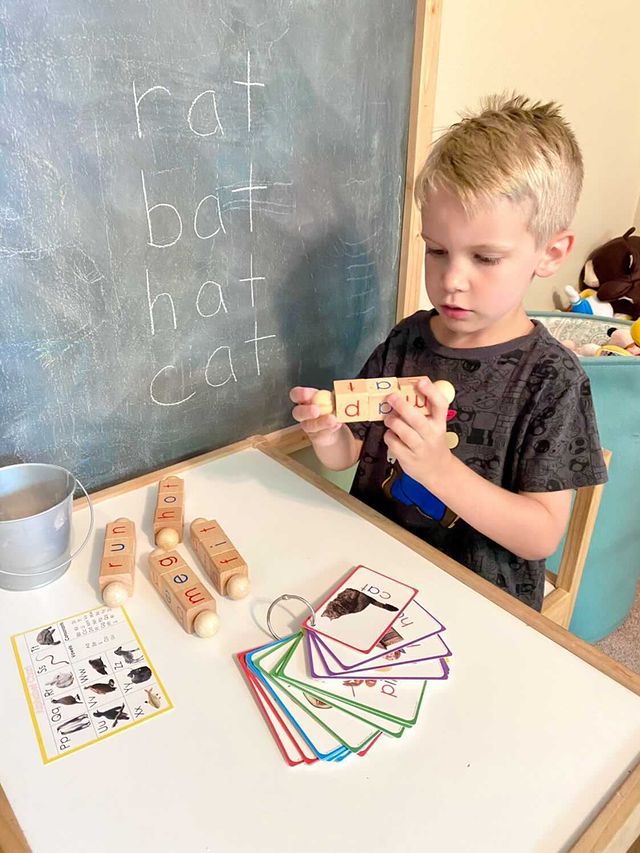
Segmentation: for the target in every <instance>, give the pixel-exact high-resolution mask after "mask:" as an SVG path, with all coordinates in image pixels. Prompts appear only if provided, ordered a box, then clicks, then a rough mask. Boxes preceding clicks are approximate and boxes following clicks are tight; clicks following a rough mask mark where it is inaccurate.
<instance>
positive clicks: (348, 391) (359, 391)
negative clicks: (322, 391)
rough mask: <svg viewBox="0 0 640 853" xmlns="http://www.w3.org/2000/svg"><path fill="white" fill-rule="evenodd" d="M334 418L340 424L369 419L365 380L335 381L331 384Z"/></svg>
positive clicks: (367, 390)
mask: <svg viewBox="0 0 640 853" xmlns="http://www.w3.org/2000/svg"><path fill="white" fill-rule="evenodd" d="M333 388H334V393H335V400H336V418H337V419H338V420H339V421H340V422H341V423H343V424H344V423H355V422H356V421H366V420H368V419H369V389H368V387H367V380H366V379H337V380H336V381H335V382H334V383H333Z"/></svg>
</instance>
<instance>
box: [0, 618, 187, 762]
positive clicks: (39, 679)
mask: <svg viewBox="0 0 640 853" xmlns="http://www.w3.org/2000/svg"><path fill="white" fill-rule="evenodd" d="M11 643H12V645H13V650H14V653H15V656H16V662H17V664H18V669H19V672H20V678H21V679H22V685H23V687H24V692H25V695H26V697H27V704H28V706H29V713H30V714H31V721H32V723H33V727H34V730H35V734H36V738H37V741H38V746H39V747H40V753H41V755H42V760H43V761H44V763H45V764H48V763H49V762H51V761H55V760H56V759H58V758H62V757H63V756H65V755H70V754H71V753H72V752H75V751H76V750H78V749H82V748H83V747H85V746H89V745H90V744H92V743H97V741H99V740H103V739H104V738H107V737H110V736H111V735H113V734H117V733H118V732H121V731H122V730H123V729H127V728H130V727H131V726H134V725H136V724H138V723H140V722H144V721H145V720H148V719H150V718H151V717H154V716H157V715H158V714H162V713H163V712H164V711H168V710H169V709H170V708H172V707H173V704H172V702H171V700H170V699H169V697H168V696H167V693H166V691H165V689H164V687H163V685H162V683H161V681H160V679H159V678H158V676H157V674H156V671H155V669H154V668H153V666H152V664H151V661H150V660H149V657H148V656H147V653H146V652H145V650H144V648H143V646H142V643H141V642H140V638H139V637H138V634H137V633H136V630H135V628H134V627H133V625H132V623H131V621H130V620H129V617H128V615H127V613H126V612H125V611H124V610H123V609H122V608H121V607H119V608H113V609H112V608H110V607H99V608H97V609H96V610H88V611H86V612H84V613H78V614H76V615H75V616H69V617H67V618H65V619H61V620H60V621H58V622H50V623H49V624H47V625H41V626H40V627H38V628H32V629H31V630H29V631H25V632H24V633H21V634H15V635H14V636H13V637H12V638H11Z"/></svg>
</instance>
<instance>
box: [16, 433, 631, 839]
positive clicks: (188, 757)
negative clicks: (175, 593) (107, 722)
mask: <svg viewBox="0 0 640 853" xmlns="http://www.w3.org/2000/svg"><path fill="white" fill-rule="evenodd" d="M180 476H182V477H183V478H184V480H185V489H186V507H185V519H186V521H187V522H190V521H191V520H192V519H193V518H195V517H197V516H205V517H207V518H216V519H217V520H218V521H219V522H220V523H221V524H222V525H223V527H224V528H225V530H226V531H227V533H228V535H229V536H230V537H231V539H232V540H233V541H234V543H235V544H236V546H237V547H238V549H239V551H240V552H241V553H242V555H243V556H244V557H245V559H246V560H247V563H248V565H249V571H250V577H251V583H252V589H251V592H250V594H249V596H248V597H247V598H246V599H243V600H242V601H229V600H226V599H220V598H217V601H218V613H219V615H220V619H221V628H220V631H219V633H218V634H217V636H216V637H214V638H212V639H209V640H202V639H198V638H196V637H193V636H189V635H187V634H185V633H184V632H183V631H182V629H181V628H180V627H179V625H178V624H177V622H176V621H175V619H174V618H173V616H172V615H171V613H170V612H169V610H168V608H167V607H166V605H165V604H164V603H163V602H162V600H161V599H160V597H159V596H158V594H157V593H156V591H155V590H154V589H153V587H152V586H151V584H150V582H149V580H148V573H147V568H146V556H147V554H148V552H149V551H150V550H151V548H152V547H153V546H152V543H151V538H150V536H149V531H150V529H151V528H152V523H151V522H152V513H153V508H154V504H155V494H156V488H155V486H148V487H143V488H139V489H135V490H132V491H128V492H124V493H122V494H120V495H119V496H117V497H111V498H108V499H106V500H103V501H101V502H98V503H97V504H96V507H95V512H96V525H97V531H96V532H95V533H94V536H93V540H92V542H90V544H89V546H88V547H87V549H85V551H84V553H83V554H81V555H80V556H79V557H78V558H77V559H76V560H75V561H74V563H73V564H72V565H71V568H70V569H69V571H68V572H67V573H66V575H65V576H64V577H63V578H61V579H60V580H59V581H57V582H56V583H54V584H52V585H50V586H48V587H46V588H44V589H41V590H37V591H34V592H28V593H26V592H22V593H9V592H5V591H3V590H0V624H1V625H2V633H3V635H4V641H3V642H2V643H1V644H0V683H1V684H2V689H1V693H0V732H2V748H1V751H0V756H1V757H0V781H1V783H2V785H3V786H4V789H5V791H6V794H7V796H8V798H9V801H10V802H11V804H12V806H13V809H14V811H15V814H16V817H17V819H18V821H19V823H20V825H21V827H22V828H23V831H24V833H25V835H26V837H27V840H28V842H29V843H30V845H31V847H32V848H33V850H34V851H35V853H40V851H47V853H49V851H65V853H68V851H69V850H72V849H75V850H91V851H92V853H99V851H113V850H116V849H121V850H127V851H129V850H138V849H144V848H149V849H152V850H153V851H154V853H159V851H178V850H179V851H183V850H184V851H210V850H211V851H214V850H215V851H245V850H246V851H255V850H261V851H267V850H269V851H270V850H274V851H275V850H277V851H280V853H283V851H289V850H291V851H294V850H295V851H299V850H304V851H305V853H310V851H322V853H326V851H327V850H331V849H335V850H339V851H346V850H358V851H361V850H364V851H366V850H369V851H373V850H385V851H389V850H393V851H396V850H398V851H399V850H402V851H412V850H424V849H427V848H428V849H441V850H446V851H458V850H460V851H469V850H473V851H474V853H478V851H484V850H486V851H491V853H495V851H525V850H527V851H557V850H560V849H564V848H565V847H566V846H567V845H568V844H570V843H571V841H574V840H575V839H576V838H577V837H578V836H579V835H580V834H581V831H583V830H584V828H585V827H586V826H587V825H588V824H589V822H590V821H591V820H592V819H593V817H594V815H595V814H596V813H597V812H598V811H599V809H600V808H601V806H602V804H603V803H604V802H606V801H607V800H608V799H609V798H610V796H611V794H612V792H613V791H614V790H615V789H616V788H617V787H618V786H619V785H620V783H621V782H622V781H623V780H624V778H625V777H626V775H627V773H628V771H629V769H630V768H631V767H633V766H634V764H635V763H636V762H637V760H638V755H639V754H640V697H639V696H637V695H635V694H634V693H633V692H631V691H630V690H628V689H626V688H625V687H623V686H621V685H620V684H618V683H616V682H615V681H613V680H612V679H610V678H608V677H607V676H606V675H604V674H602V673H601V672H599V671H597V670H596V669H594V668H593V667H591V666H590V665H588V664H587V663H585V662H583V661H582V660H580V659H579V658H578V657H576V656H574V655H573V654H571V653H570V652H569V651H567V650H566V649H564V648H562V647H561V646H559V645H558V644H556V643H554V642H553V641H552V640H550V639H548V638H547V637H545V636H543V635H542V634H540V633H538V632H537V631H536V630H534V629H532V628H530V627H528V626H526V625H525V624H523V623H522V622H521V621H519V620H518V619H516V618H515V617H514V616H512V615H511V614H509V613H508V612H506V611H504V610H502V609H501V608H500V607H498V606H496V605H495V604H493V603H491V602H490V601H488V600H486V599H485V598H483V597H482V596H480V595H479V594H478V593H476V592H474V591H473V590H471V589H469V588H467V587H466V586H464V585H463V584H461V583H460V582H459V581H457V580H456V579H454V578H453V577H451V576H450V575H448V574H446V573H445V572H443V571H442V570H440V569H438V568H437V567H436V566H434V565H433V564H431V563H429V562H428V561H426V560H425V559H424V558H423V557H421V556H419V555H418V554H416V553H414V552H413V551H411V550H410V549H409V548H407V547H406V546H405V545H403V544H401V543H400V542H398V541H396V540H395V539H394V538H393V537H392V536H390V535H388V534H387V533H385V532H383V531H382V530H379V529H378V528H376V527H375V526H374V525H372V524H370V523H368V522H367V521H365V520H364V519H362V518H360V517H358V516H357V515H356V514H354V513H353V512H351V511H350V510H349V509H347V508H346V507H344V506H342V505H341V504H339V503H338V502H336V501H335V500H333V499H332V498H331V497H329V496H328V495H326V494H324V493H323V492H322V491H320V490H319V489H317V488H315V487H314V486H312V485H310V484H309V483H307V482H305V481H304V480H302V479H301V478H300V477H298V476H297V475H296V474H295V473H293V472H291V471H289V470H287V469H286V468H284V467H283V466H282V465H280V464H279V463H278V462H276V461H274V460H273V459H271V458H269V457H267V456H265V455H264V454H262V453H261V452H260V451H258V450H254V449H248V450H243V451H241V452H238V453H235V454H232V455H229V456H226V457H224V458H221V459H217V460H214V461H212V462H208V463H205V464H203V465H200V466H199V467H195V468H191V469H189V470H186V471H184V472H182V473H181V474H180ZM119 516H126V517H128V518H131V519H133V520H134V521H135V523H136V525H137V529H138V564H139V567H140V568H139V575H138V578H137V589H136V593H135V596H134V597H133V598H132V599H131V600H130V601H129V603H128V604H127V612H128V613H129V616H130V618H131V620H132V622H133V624H134V625H135V627H136V629H137V630H138V632H139V634H140V637H141V639H142V642H143V643H144V645H145V647H146V650H147V652H148V654H149V656H150V658H151V661H152V662H153V664H154V666H155V667H156V669H157V671H158V674H159V676H160V678H161V679H162V681H163V683H164V686H165V687H166V689H167V692H168V693H169V696H170V697H171V699H172V700H173V703H174V706H175V707H174V709H173V710H171V711H169V712H168V713H165V714H161V715H160V716H158V717H157V718H155V719H152V720H149V721H148V722H146V723H144V724H142V725H140V726H136V727H134V728H132V729H131V730H130V731H123V732H122V733H121V734H118V735H117V736H116V737H112V738H109V739H107V740H106V741H104V742H102V743H96V744H94V745H92V746H89V747H87V748H86V749H82V750H80V751H78V752H76V753H74V754H73V755H69V756H67V757H64V758H62V759H60V760H58V761H55V762H53V763H51V764H48V765H46V766H45V765H43V763H42V759H41V757H40V753H39V750H38V747H37V743H36V738H35V736H34V732H33V728H32V725H31V721H30V717H29V714H28V711H27V704H26V700H25V696H24V693H23V689H22V684H21V682H20V679H19V675H18V669H17V666H16V661H15V658H14V655H13V651H12V648H11V644H10V642H9V637H10V635H13V634H15V633H18V632H21V631H24V630H27V629H29V628H32V627H34V626H37V625H41V624H43V623H46V622H48V621H50V620H58V619H61V618H63V617H66V616H69V615H72V614H74V613H76V612H79V611H83V610H87V609H88V608H91V607H94V606H95V607H97V606H99V605H100V600H99V598H98V596H97V591H96V590H97V573H98V565H99V557H100V553H101V548H102V535H103V530H104V524H105V523H106V522H107V521H110V520H112V519H114V518H117V517H119ZM86 522H87V511H86V510H79V511H78V512H76V513H75V514H74V540H75V541H80V539H81V537H82V535H83V531H84V530H85V529H86V528H85V524H86ZM179 547H180V548H181V549H183V551H184V553H185V555H187V556H188V559H189V560H190V561H191V562H192V564H193V565H197V564H196V563H195V559H194V558H193V557H192V555H191V553H190V550H189V548H188V546H187V545H184V544H183V545H181V546H179ZM358 563H363V564H365V565H368V566H370V567H371V568H373V569H377V570H379V571H382V572H384V573H387V574H390V575H395V576H396V577H398V578H399V579H401V580H403V581H405V582H407V583H409V584H412V585H414V586H416V587H418V589H419V590H420V600H421V601H422V602H423V603H425V605H426V606H427V607H428V608H429V609H430V610H431V611H432V612H433V613H434V615H436V616H437V617H438V618H440V619H441V621H443V622H444V624H445V625H446V627H447V632H446V634H445V637H446V639H447V642H448V643H449V645H450V646H451V648H452V650H453V657H452V660H451V665H452V672H451V676H450V678H449V680H448V681H447V682H442V683H435V684H433V685H429V686H428V687H427V693H426V696H425V705H424V707H423V710H422V713H421V716H420V719H419V721H418V723H417V725H416V726H415V727H414V729H413V730H411V731H408V732H407V733H406V734H405V735H404V737H403V738H402V739H401V740H399V741H397V740H395V739H392V738H384V739H383V741H381V742H379V743H378V744H376V746H375V747H374V748H373V749H372V750H371V752H370V753H369V754H368V755H367V756H366V757H364V758H359V757H352V758H349V759H348V760H347V761H345V762H342V763H340V764H331V763H322V762H317V763H316V764H314V765H311V766H300V767H296V768H289V767H288V766H287V765H286V764H285V763H284V761H283V759H282V757H281V756H280V753H279V751H278V749H277V747H276V745H275V743H274V742H273V741H272V738H271V735H270V734H269V732H268V731H267V729H266V726H265V724H264V722H263V720H262V717H261V714H260V712H259V710H258V709H257V707H256V705H255V704H254V700H253V698H252V696H251V693H250V691H249V689H248V688H247V686H246V684H245V682H244V679H243V677H242V676H241V674H240V672H239V670H238V668H237V666H236V663H235V660H234V658H233V657H232V656H233V654H234V653H235V652H237V651H240V650H242V649H246V648H249V647H252V646H257V645H261V644H263V643H265V642H268V641H269V640H270V637H269V635H268V633H267V632H266V626H265V615H266V610H267V607H268V606H269V604H270V603H271V601H272V600H273V599H274V598H276V597H277V596H278V595H280V594H282V593H285V592H289V593H296V594H299V595H303V596H305V597H306V598H308V599H310V600H311V601H320V600H321V598H323V597H324V594H325V593H326V592H327V591H328V590H329V588H330V587H331V586H332V585H333V584H334V583H335V582H336V581H337V580H338V579H339V578H340V577H341V576H342V575H344V574H345V573H346V571H347V570H348V569H349V568H350V567H352V566H354V565H357V564H358ZM201 574H202V573H201ZM285 606H286V607H287V608H288V610H289V612H290V614H291V617H288V616H287V613H286V611H284V610H282V611H279V617H280V622H279V625H278V627H280V628H281V629H282V633H284V631H285V630H286V629H287V628H291V629H293V628H295V627H296V626H297V624H298V621H297V620H298V619H299V618H301V617H302V614H303V607H302V605H298V603H297V602H295V601H291V602H287V604H286V605H285ZM274 620H275V621H277V620H278V616H275V617H274ZM287 623H288V624H287Z"/></svg>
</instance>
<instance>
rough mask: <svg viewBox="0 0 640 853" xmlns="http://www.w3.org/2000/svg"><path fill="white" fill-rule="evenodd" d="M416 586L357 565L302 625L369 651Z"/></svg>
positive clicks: (352, 646) (414, 592) (413, 594)
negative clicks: (313, 621)
mask: <svg viewBox="0 0 640 853" xmlns="http://www.w3.org/2000/svg"><path fill="white" fill-rule="evenodd" d="M417 592H418V590H417V589H414V587H411V586H408V585H407V584H404V583H402V582H401V581H397V580H395V579H394V578H390V577H387V576H386V575H383V574H380V573H379V572H375V571H373V569H369V568H367V567H366V566H357V567H356V568H355V569H354V570H353V571H352V572H351V574H349V575H348V577H347V578H346V579H345V580H344V581H343V582H342V583H341V584H340V585H339V586H338V587H336V588H335V589H334V590H333V591H332V592H331V593H330V594H329V595H328V596H327V598H326V599H325V600H324V601H323V602H322V604H321V605H320V606H319V607H318V608H317V609H316V614H315V624H312V617H309V619H307V620H306V622H305V623H304V627H305V628H306V629H307V630H309V631H314V632H315V633H317V634H322V635H323V636H325V637H329V638H330V639H332V640H336V641H337V642H338V643H343V644H344V645H346V646H349V647H350V648H352V649H356V650H357V651H361V652H370V651H371V649H372V648H373V647H374V646H375V645H376V643H377V642H378V641H379V640H380V638H381V637H382V636H383V635H384V634H385V632H386V631H387V630H388V629H389V627H390V626H391V625H392V624H393V622H395V620H396V619H397V618H398V616H399V615H400V614H401V613H402V612H403V610H404V609H405V607H406V606H407V604H408V603H409V602H410V601H412V599H413V598H414V597H415V596H416V594H417Z"/></svg>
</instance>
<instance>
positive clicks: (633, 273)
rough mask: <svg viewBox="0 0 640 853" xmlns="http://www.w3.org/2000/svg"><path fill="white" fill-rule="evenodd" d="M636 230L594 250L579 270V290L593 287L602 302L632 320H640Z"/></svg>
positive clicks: (639, 251)
mask: <svg viewBox="0 0 640 853" xmlns="http://www.w3.org/2000/svg"><path fill="white" fill-rule="evenodd" d="M635 230H636V229H635V228H629V230H628V231H626V232H625V233H624V234H623V235H622V237H616V238H615V239H614V240H609V242H608V243H604V245H602V246H599V247H598V248H597V249H594V251H593V252H591V254H590V255H589V257H588V258H587V261H586V263H585V265H584V266H583V268H582V270H581V271H580V284H581V287H590V288H592V289H593V290H595V291H596V294H597V297H598V299H599V300H600V301H601V302H610V303H611V305H612V306H613V310H614V312H615V313H616V314H627V315H628V316H629V317H630V318H631V319H632V320H637V319H638V317H640V237H632V236H631V235H632V234H633V232H634V231H635Z"/></svg>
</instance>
